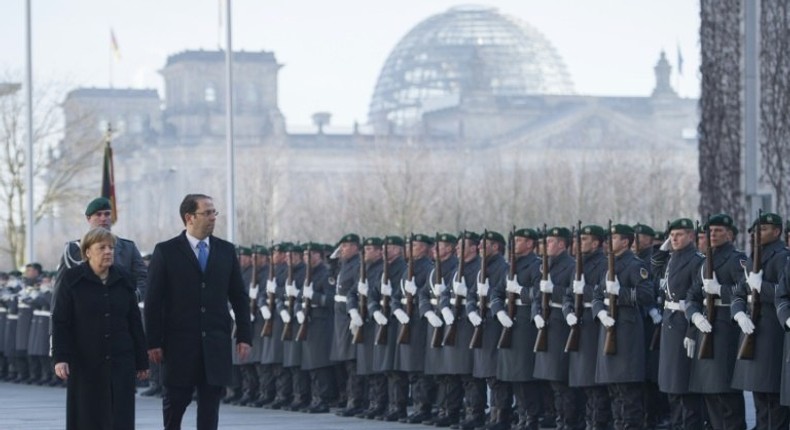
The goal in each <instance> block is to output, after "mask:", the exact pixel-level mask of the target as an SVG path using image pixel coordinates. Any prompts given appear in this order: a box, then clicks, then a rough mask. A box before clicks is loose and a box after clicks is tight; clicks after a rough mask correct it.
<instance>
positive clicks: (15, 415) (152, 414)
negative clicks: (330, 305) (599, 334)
mask: <svg viewBox="0 0 790 430" xmlns="http://www.w3.org/2000/svg"><path fill="white" fill-rule="evenodd" d="M65 404H66V390H65V389H61V388H48V387H47V388H44V387H35V386H28V385H15V384H9V383H0V430H27V429H36V430H55V429H57V430H62V429H64V428H65V427H66V426H65V423H64V419H65V416H66V412H65ZM746 405H747V406H746V407H747V421H748V424H749V428H751V427H752V426H753V425H754V407H753V406H752V398H751V395H747V396H746ZM161 411H162V403H161V400H160V399H151V398H146V397H138V398H137V427H136V428H137V429H138V430H159V429H161V428H162V412H161ZM190 428H191V429H194V428H195V408H194V404H193V406H191V407H190V408H189V410H188V411H187V414H186V416H185V418H184V429H190ZM219 428H221V429H223V430H234V429H242V430H244V429H277V430H297V429H298V430H304V429H316V430H318V429H321V430H346V429H350V430H353V429H370V428H376V429H377V430H405V429H427V428H428V427H426V426H422V425H407V424H393V423H384V422H381V421H368V420H361V419H357V418H339V417H336V416H334V415H332V414H320V415H309V414H303V413H298V412H283V411H271V410H266V409H254V408H245V407H239V406H227V405H222V407H221V409H220V420H219Z"/></svg>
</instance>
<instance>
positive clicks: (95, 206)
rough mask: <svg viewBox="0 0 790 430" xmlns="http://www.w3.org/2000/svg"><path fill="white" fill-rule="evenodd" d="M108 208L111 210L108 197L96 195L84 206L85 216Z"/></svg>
mask: <svg viewBox="0 0 790 430" xmlns="http://www.w3.org/2000/svg"><path fill="white" fill-rule="evenodd" d="M109 210H112V203H110V199H108V198H107V197H97V198H95V199H93V200H91V202H90V203H88V207H87V208H85V216H91V215H93V214H95V213H96V212H98V211H109Z"/></svg>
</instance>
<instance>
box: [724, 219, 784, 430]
mask: <svg viewBox="0 0 790 430" xmlns="http://www.w3.org/2000/svg"><path fill="white" fill-rule="evenodd" d="M755 228H757V229H758V230H759V231H760V238H761V239H760V240H761V243H762V249H761V251H762V254H761V257H762V258H761V260H760V261H761V262H762V265H761V267H762V270H761V272H758V273H752V262H751V261H749V262H747V264H746V268H745V270H747V271H748V272H749V273H748V275H747V276H746V283H741V284H739V285H738V288H736V289H735V294H734V296H733V297H732V305H731V306H730V312H731V313H732V317H733V319H734V320H735V322H736V323H738V325H739V326H740V328H741V331H742V332H743V333H744V334H746V333H754V335H755V336H756V337H755V339H754V341H755V346H754V359H752V360H736V361H735V371H734V373H733V376H732V388H735V389H737V390H743V391H751V392H752V393H753V395H754V407H755V412H756V419H757V428H758V429H762V428H783V429H785V428H787V427H788V425H790V409H789V408H788V407H787V406H783V405H782V404H781V403H780V396H779V392H780V388H781V380H782V375H783V366H782V344H783V339H784V336H785V335H784V333H785V332H786V331H787V326H786V325H785V324H784V322H780V320H779V318H778V316H777V310H776V307H775V305H774V303H775V297H776V294H777V293H776V291H777V285H778V284H779V282H780V277H781V276H782V274H783V273H784V270H785V267H786V265H787V260H788V256H790V251H788V250H787V247H786V246H785V245H784V242H783V241H782V240H781V237H782V218H781V217H780V216H779V215H777V214H775V213H764V214H763V215H762V217H761V218H760V219H758V220H755V222H754V224H753V225H752V230H749V231H750V232H752V231H753V229H755ZM752 256H754V254H752ZM750 260H751V259H750ZM752 292H756V293H757V294H759V296H760V302H761V311H760V316H759V318H758V319H757V321H753V320H752V319H751V317H750V315H748V314H747V313H750V311H749V309H748V305H747V303H750V302H751V293H752ZM780 292H781V289H780ZM783 328H784V329H783ZM742 336H743V335H742Z"/></svg>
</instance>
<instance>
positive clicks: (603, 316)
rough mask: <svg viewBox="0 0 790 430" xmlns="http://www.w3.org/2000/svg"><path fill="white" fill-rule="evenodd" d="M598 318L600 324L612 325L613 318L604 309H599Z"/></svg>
mask: <svg viewBox="0 0 790 430" xmlns="http://www.w3.org/2000/svg"><path fill="white" fill-rule="evenodd" d="M598 319H599V320H601V324H603V326H604V327H606V328H609V327H612V326H614V318H612V317H610V316H609V313H608V312H606V311H599V312H598Z"/></svg>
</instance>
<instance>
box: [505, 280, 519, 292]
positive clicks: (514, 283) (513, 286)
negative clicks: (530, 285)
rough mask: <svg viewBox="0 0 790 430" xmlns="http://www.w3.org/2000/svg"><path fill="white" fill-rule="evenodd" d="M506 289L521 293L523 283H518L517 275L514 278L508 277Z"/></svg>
mask: <svg viewBox="0 0 790 430" xmlns="http://www.w3.org/2000/svg"><path fill="white" fill-rule="evenodd" d="M505 291H507V292H508V293H513V294H521V284H519V283H518V280H516V278H515V277H514V278H513V279H510V278H508V280H507V284H506V286H505Z"/></svg>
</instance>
